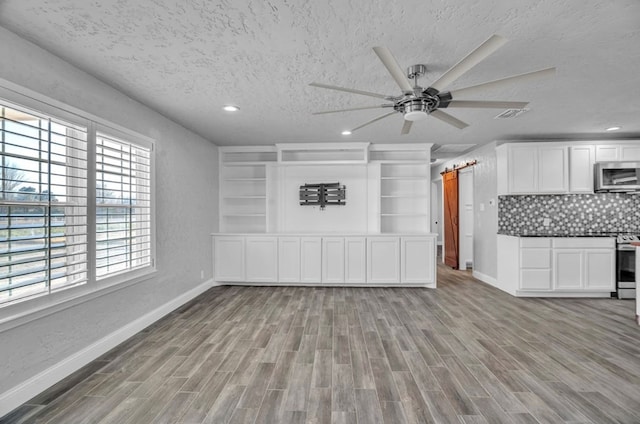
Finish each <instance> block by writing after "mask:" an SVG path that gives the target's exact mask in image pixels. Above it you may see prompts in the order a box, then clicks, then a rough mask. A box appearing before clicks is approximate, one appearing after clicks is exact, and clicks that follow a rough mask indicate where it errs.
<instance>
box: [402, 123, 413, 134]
mask: <svg viewBox="0 0 640 424" xmlns="http://www.w3.org/2000/svg"><path fill="white" fill-rule="evenodd" d="M411 125H413V121H407V120H406V119H405V120H404V124H403V125H402V131H400V135H406V134H409V131H411Z"/></svg>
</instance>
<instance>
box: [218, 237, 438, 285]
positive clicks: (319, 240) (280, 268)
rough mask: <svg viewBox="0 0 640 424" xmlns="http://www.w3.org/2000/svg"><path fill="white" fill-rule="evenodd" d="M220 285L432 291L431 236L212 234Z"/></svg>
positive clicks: (433, 281) (434, 278) (433, 258)
mask: <svg viewBox="0 0 640 424" xmlns="http://www.w3.org/2000/svg"><path fill="white" fill-rule="evenodd" d="M213 241H214V242H213V243H214V244H213V246H214V257H215V261H214V279H215V281H217V282H220V283H232V284H235V283H247V284H255V283H258V284H303V285H326V286H331V285H354V286H357V285H384V286H389V285H405V286H421V287H435V286H436V263H435V248H436V235H423V236H418V235H414V236H408V235H369V236H364V235H360V236H356V235H347V236H334V235H325V236H309V235H291V234H282V235H251V234H243V235H227V234H214V237H213Z"/></svg>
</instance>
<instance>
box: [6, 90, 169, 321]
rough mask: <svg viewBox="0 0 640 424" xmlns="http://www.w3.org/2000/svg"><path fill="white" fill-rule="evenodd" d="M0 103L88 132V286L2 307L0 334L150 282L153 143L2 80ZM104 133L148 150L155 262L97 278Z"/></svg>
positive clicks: (152, 270) (153, 208) (152, 265)
mask: <svg viewBox="0 0 640 424" xmlns="http://www.w3.org/2000/svg"><path fill="white" fill-rule="evenodd" d="M0 99H2V100H3V101H6V102H7V103H9V105H11V104H14V105H15V106H18V107H20V106H21V107H24V108H27V109H31V110H33V111H35V112H37V113H38V114H40V115H45V116H50V117H52V118H58V119H60V120H64V121H67V122H69V123H70V124H75V125H80V126H83V127H86V128H87V282H86V283H85V284H81V285H77V286H71V287H67V288H63V289H60V290H57V291H53V292H50V293H44V294H40V295H35V296H31V297H25V298H22V299H17V300H15V301H13V302H7V303H5V304H3V305H0V333H1V332H3V331H6V330H8V329H11V328H14V327H17V326H20V325H23V324H26V323H27V322H30V321H33V320H36V319H40V318H42V317H44V316H47V315H50V314H53V313H56V312H59V311H62V310H64V309H67V308H70V307H73V306H75V305H78V304H81V303H84V302H87V301H89V300H91V299H95V298H97V297H100V296H103V295H106V294H109V293H112V292H114V291H117V290H121V289H123V288H126V287H129V286H131V285H134V284H137V283H139V282H142V281H146V280H148V279H150V278H152V277H153V276H154V275H155V274H156V273H157V268H156V239H157V235H156V183H157V180H156V172H155V169H156V158H155V150H156V149H155V141H154V140H153V139H152V138H149V137H146V136H143V135H141V134H139V133H137V132H134V131H132V130H130V129H128V128H125V127H122V126H120V125H117V124H114V123H112V122H110V121H107V120H105V119H103V118H100V117H98V116H95V115H92V114H90V113H87V112H85V111H82V110H80V109H77V108H74V107H71V106H69V105H66V104H64V103H62V102H59V101H57V100H54V99H51V98H48V97H46V96H44V95H41V94H39V93H37V92H34V91H32V90H29V89H26V88H24V87H21V86H18V85H16V84H13V83H11V82H9V81H6V80H3V79H1V78H0ZM98 131H100V132H101V133H105V134H108V135H112V136H114V137H118V138H120V139H122V140H125V141H127V142H129V143H132V144H138V145H140V146H141V147H144V148H147V149H149V150H150V160H151V169H150V184H151V190H150V194H151V202H150V207H151V210H150V219H151V223H150V231H151V263H150V265H148V266H145V267H141V268H135V269H131V270H123V271H121V272H118V273H114V274H112V275H106V276H103V277H101V278H100V279H97V278H96V159H97V158H96V134H97V132H98Z"/></svg>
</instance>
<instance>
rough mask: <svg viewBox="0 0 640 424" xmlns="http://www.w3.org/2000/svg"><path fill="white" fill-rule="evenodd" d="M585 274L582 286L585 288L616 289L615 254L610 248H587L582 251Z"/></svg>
mask: <svg viewBox="0 0 640 424" xmlns="http://www.w3.org/2000/svg"><path fill="white" fill-rule="evenodd" d="M584 256H585V267H584V269H585V275H584V284H583V287H584V288H585V289H587V290H606V291H609V292H613V291H615V290H616V280H615V273H616V254H615V251H613V252H612V251H611V250H610V249H589V250H586V251H585V253H584Z"/></svg>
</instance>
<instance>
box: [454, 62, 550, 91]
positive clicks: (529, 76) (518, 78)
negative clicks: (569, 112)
mask: <svg viewBox="0 0 640 424" xmlns="http://www.w3.org/2000/svg"><path fill="white" fill-rule="evenodd" d="M555 73H556V68H546V69H540V70H538V71H532V72H527V73H524V74H519V75H512V76H510V77H506V78H500V79H497V80H493V81H489V82H484V83H482V84H477V85H472V86H469V87H464V88H459V89H457V90H452V91H451V96H453V98H457V97H460V96H468V95H469V94H475V93H476V91H482V90H484V89H487V88H493V87H499V86H501V85H503V84H505V85H506V84H510V83H513V82H525V81H529V80H534V79H536V78H540V77H546V76H551V75H555Z"/></svg>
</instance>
